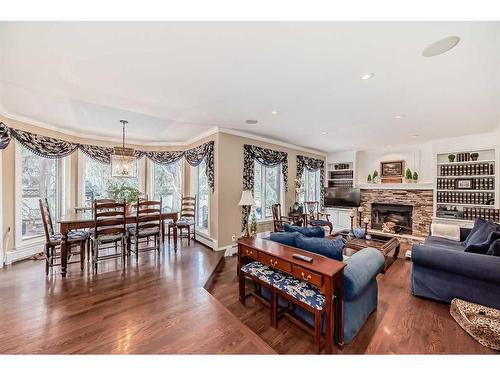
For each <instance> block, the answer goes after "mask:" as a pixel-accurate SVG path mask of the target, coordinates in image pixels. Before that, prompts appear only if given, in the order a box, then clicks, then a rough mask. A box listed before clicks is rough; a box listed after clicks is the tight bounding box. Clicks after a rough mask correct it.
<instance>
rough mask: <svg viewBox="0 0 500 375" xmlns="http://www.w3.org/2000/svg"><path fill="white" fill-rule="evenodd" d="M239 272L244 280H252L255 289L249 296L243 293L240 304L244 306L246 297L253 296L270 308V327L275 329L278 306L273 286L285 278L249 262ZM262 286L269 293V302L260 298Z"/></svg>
mask: <svg viewBox="0 0 500 375" xmlns="http://www.w3.org/2000/svg"><path fill="white" fill-rule="evenodd" d="M240 272H241V273H242V275H244V276H245V277H246V278H248V279H250V280H252V281H253V282H254V285H255V286H256V288H255V289H254V290H252V291H251V292H250V293H249V294H246V293H243V295H244V297H243V299H240V300H241V303H242V304H243V305H245V301H246V299H247V297H249V296H254V297H255V298H256V299H257V300H259V301H260V302H262V303H263V304H264V305H266V306H270V307H271V326H273V327H276V326H277V321H276V317H277V315H278V313H277V311H278V305H277V298H275V288H274V286H275V285H276V284H278V283H280V282H281V281H283V280H284V279H285V278H286V277H287V276H286V275H285V274H284V273H283V272H281V271H279V270H275V269H272V268H270V267H268V266H266V265H265V264H263V263H261V262H251V263H247V264H245V265H244V266H242V267H241V269H240ZM261 286H263V287H265V288H268V289H269V290H270V292H271V300H270V302H269V301H267V300H266V299H265V298H263V297H262V293H261V290H260V287H261Z"/></svg>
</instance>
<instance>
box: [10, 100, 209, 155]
mask: <svg viewBox="0 0 500 375" xmlns="http://www.w3.org/2000/svg"><path fill="white" fill-rule="evenodd" d="M0 115H1V116H3V117H5V118H6V119H9V120H13V121H19V122H23V123H25V124H29V125H33V126H37V127H39V128H43V129H47V130H52V131H56V132H59V133H63V134H66V135H70V136H72V137H78V138H82V139H87V140H89V141H102V142H111V143H120V144H121V143H122V138H121V137H117V138H115V137H108V136H100V135H89V134H88V133H82V132H79V131H74V130H70V129H66V128H63V127H60V126H56V125H52V124H48V123H46V122H42V121H37V120H33V119H30V118H27V117H23V116H17V115H13V114H12V113H8V112H5V111H2V110H1V108H0ZM217 132H218V128H217V127H216V126H214V127H213V128H212V129H209V130H207V131H205V132H203V133H200V134H198V135H197V136H196V137H193V138H190V139H188V140H186V141H183V142H160V141H157V142H149V141H144V140H142V141H140V140H137V139H134V138H130V137H127V143H128V144H130V145H133V146H144V147H155V146H168V147H172V146H174V147H175V146H182V147H185V146H189V145H191V144H192V143H195V142H197V141H199V140H201V139H203V138H206V137H208V136H210V135H212V134H215V133H217Z"/></svg>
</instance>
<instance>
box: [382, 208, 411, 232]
mask: <svg viewBox="0 0 500 375" xmlns="http://www.w3.org/2000/svg"><path fill="white" fill-rule="evenodd" d="M388 222H392V223H394V224H395V227H394V230H395V233H398V234H412V225H413V206H410V205H405V204H386V203H372V228H373V229H378V230H381V229H382V224H384V223H388Z"/></svg>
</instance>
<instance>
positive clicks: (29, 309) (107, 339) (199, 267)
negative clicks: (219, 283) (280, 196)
mask: <svg viewBox="0 0 500 375" xmlns="http://www.w3.org/2000/svg"><path fill="white" fill-rule="evenodd" d="M222 257H223V253H221V252H217V253H216V252H213V251H212V250H210V249H208V248H206V247H204V246H203V245H200V244H196V245H192V246H191V247H188V246H185V245H184V246H183V247H180V248H179V251H178V252H177V253H174V252H173V250H170V249H165V250H164V251H162V253H161V255H160V256H158V255H156V254H155V252H148V253H143V254H141V255H140V258H139V263H138V264H137V265H136V262H135V259H134V258H133V259H132V260H131V261H130V262H129V263H128V264H127V267H126V268H125V269H124V270H122V267H121V263H120V260H110V261H107V262H102V263H101V264H100V265H99V273H98V274H97V275H92V273H91V271H90V267H88V268H89V270H86V271H85V272H83V273H81V272H80V270H79V265H78V264H73V265H71V266H70V268H69V272H68V277H67V278H66V279H62V278H61V276H60V275H59V274H56V272H58V271H59V268H56V269H55V270H54V271H53V272H54V273H53V274H52V275H50V276H49V277H47V278H46V277H45V262H44V261H43V260H40V261H24V262H21V263H18V264H15V265H13V266H10V267H7V268H6V269H2V270H0V306H2V318H1V319H0V353H2V354H6V353H61V354H62V353H81V354H84V353H240V354H243V353H274V351H273V350H272V349H271V348H270V347H269V346H268V345H267V344H266V343H265V342H264V341H263V340H262V339H260V338H259V337H258V336H257V335H256V334H255V333H253V332H252V331H251V330H250V329H249V328H248V327H246V326H245V325H244V324H243V323H241V322H240V321H239V320H238V319H236V317H234V316H233V315H232V314H231V313H230V312H229V311H228V310H227V309H226V308H225V307H224V306H223V305H221V304H220V303H219V302H218V301H217V300H216V299H215V298H214V297H212V296H211V295H210V294H209V293H208V292H207V291H206V290H205V289H204V288H203V286H204V284H205V283H206V282H207V280H209V277H210V275H212V273H213V271H214V269H215V268H216V266H217V265H218V264H219V262H220V260H221V258H222Z"/></svg>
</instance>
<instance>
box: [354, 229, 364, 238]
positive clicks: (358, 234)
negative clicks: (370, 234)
mask: <svg viewBox="0 0 500 375" xmlns="http://www.w3.org/2000/svg"><path fill="white" fill-rule="evenodd" d="M352 232H353V234H354V237H356V238H363V237H364V236H365V234H366V231H365V229H364V228H361V227H356V228H354V229H353V230H352Z"/></svg>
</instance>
